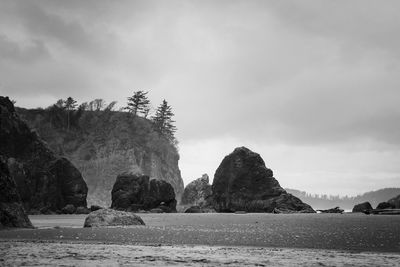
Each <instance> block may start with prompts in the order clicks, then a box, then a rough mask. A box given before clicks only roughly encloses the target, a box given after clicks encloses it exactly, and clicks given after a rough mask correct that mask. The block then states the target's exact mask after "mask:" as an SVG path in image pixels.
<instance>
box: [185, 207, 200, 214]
mask: <svg viewBox="0 0 400 267" xmlns="http://www.w3.org/2000/svg"><path fill="white" fill-rule="evenodd" d="M185 213H203V210H202V209H201V208H200V207H199V206H191V207H189V208H187V209H186V210H185Z"/></svg>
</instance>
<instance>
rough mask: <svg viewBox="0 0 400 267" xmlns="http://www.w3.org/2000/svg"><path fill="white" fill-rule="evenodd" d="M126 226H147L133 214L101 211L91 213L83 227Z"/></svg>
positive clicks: (108, 210) (109, 210)
mask: <svg viewBox="0 0 400 267" xmlns="http://www.w3.org/2000/svg"><path fill="white" fill-rule="evenodd" d="M124 225H145V224H144V222H143V220H142V218H140V217H139V216H137V215H136V214H133V213H131V212H125V211H117V210H112V209H99V210H96V211H93V212H91V213H90V214H89V215H88V216H87V217H86V219H85V224H84V226H83V227H105V226H124Z"/></svg>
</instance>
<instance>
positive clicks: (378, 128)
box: [0, 0, 400, 195]
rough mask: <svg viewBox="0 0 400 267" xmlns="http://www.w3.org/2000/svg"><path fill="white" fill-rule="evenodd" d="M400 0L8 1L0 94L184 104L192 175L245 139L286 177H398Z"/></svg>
mask: <svg viewBox="0 0 400 267" xmlns="http://www.w3.org/2000/svg"><path fill="white" fill-rule="evenodd" d="M399 12H400V2H399V1H388V0H387V1H379V0H377V1H366V0H360V1H322V0H315V1H304V0H303V1H297V0H293V1H277V0H276V1H246V0H243V1H204V0H202V1H200V0H198V1H191V0H182V1H162V0H159V1H148V0H146V1H98V0H96V1H53V0H52V1H35V0H31V1H15V0H12V1H6V0H0V94H1V95H8V96H10V97H11V98H12V99H14V100H16V101H17V105H18V106H22V107H39V106H40V107H47V106H49V105H51V104H52V103H54V102H55V101H56V100H57V99H59V98H66V97H68V96H72V97H74V98H75V99H77V100H78V101H79V102H83V101H88V100H92V99H94V98H103V99H105V100H106V101H107V102H111V101H113V100H116V101H118V103H119V105H120V106H123V105H125V102H126V97H128V96H130V95H132V93H133V92H134V91H137V90H146V91H149V97H150V99H151V101H152V103H153V106H154V107H156V106H158V104H159V103H160V102H161V101H162V99H163V98H165V99H166V100H167V101H168V102H169V103H170V104H171V106H172V107H173V110H174V112H175V115H176V116H175V120H176V125H177V127H178V132H177V137H178V140H179V142H180V145H179V147H180V155H181V160H180V169H181V171H182V176H183V179H184V181H185V184H187V183H188V182H190V181H191V180H193V179H195V178H198V177H200V176H201V175H202V174H203V173H208V174H209V175H210V178H211V179H212V178H213V176H214V172H215V170H216V168H217V167H218V165H219V163H220V162H221V160H222V159H223V157H224V156H225V155H227V154H228V153H230V152H232V151H233V149H234V148H235V147H237V146H243V145H244V146H247V147H249V148H250V149H252V150H253V151H255V152H257V153H259V154H261V156H262V157H263V158H264V161H265V162H266V165H267V167H269V168H271V169H272V170H274V174H275V177H276V178H277V179H278V181H279V182H280V184H281V185H282V186H283V187H289V188H297V189H301V190H306V191H308V192H312V193H328V194H340V195H346V194H349V195H355V194H358V193H362V192H365V191H369V190H375V189H379V188H384V187H400V86H399V85H400V75H399V74H400V16H399Z"/></svg>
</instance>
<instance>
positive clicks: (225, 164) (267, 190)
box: [212, 147, 315, 213]
mask: <svg viewBox="0 0 400 267" xmlns="http://www.w3.org/2000/svg"><path fill="white" fill-rule="evenodd" d="M212 192H213V199H214V208H215V210H217V211H219V212H235V211H247V212H274V211H275V212H302V213H314V212H315V211H314V210H313V209H312V208H311V207H310V206H309V205H307V204H305V203H303V202H302V201H301V200H300V199H299V198H297V197H295V196H293V195H291V194H288V193H287V192H286V191H285V190H284V189H283V188H282V187H281V186H280V185H279V182H278V181H277V180H276V179H275V178H274V177H273V172H272V170H270V169H268V168H267V167H266V166H265V163H264V160H263V159H262V158H261V157H260V155H259V154H257V153H254V152H253V151H251V150H249V149H248V148H245V147H239V148H236V149H235V150H234V151H233V152H232V153H231V154H229V155H228V156H226V157H225V158H224V159H223V161H222V162H221V164H220V165H219V167H218V169H217V171H216V172H215V176H214V181H213V184H212Z"/></svg>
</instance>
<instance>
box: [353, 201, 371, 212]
mask: <svg viewBox="0 0 400 267" xmlns="http://www.w3.org/2000/svg"><path fill="white" fill-rule="evenodd" d="M367 210H372V206H371V203H369V202H363V203H360V204H357V205H355V206H354V208H353V210H352V212H364V211H367Z"/></svg>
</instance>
